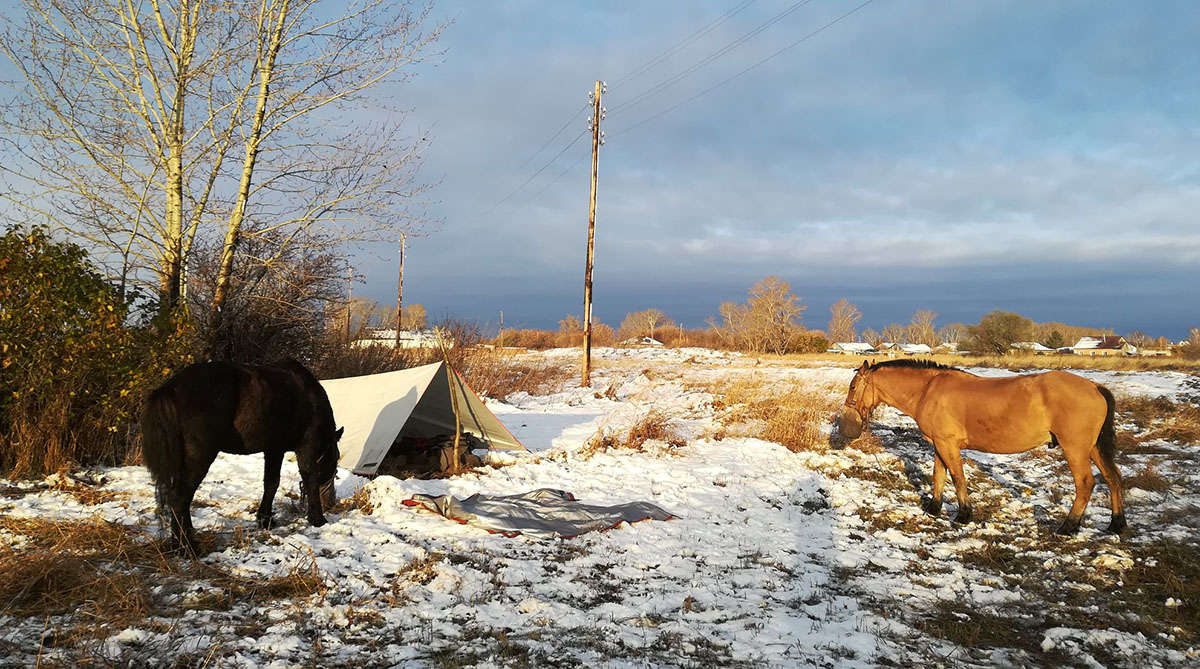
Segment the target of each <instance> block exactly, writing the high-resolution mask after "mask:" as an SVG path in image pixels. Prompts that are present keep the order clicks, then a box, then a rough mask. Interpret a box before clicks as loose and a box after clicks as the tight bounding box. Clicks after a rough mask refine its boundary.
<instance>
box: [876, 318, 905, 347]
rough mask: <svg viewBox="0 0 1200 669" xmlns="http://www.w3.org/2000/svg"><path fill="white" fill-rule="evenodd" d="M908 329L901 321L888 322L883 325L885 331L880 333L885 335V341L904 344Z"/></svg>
mask: <svg viewBox="0 0 1200 669" xmlns="http://www.w3.org/2000/svg"><path fill="white" fill-rule="evenodd" d="M906 332H907V330H906V329H905V327H904V326H903V325H901V324H899V323H888V324H887V325H885V326H883V331H882V332H880V333H879V334H880V335H881V336H882V337H883V341H885V342H887V343H889V344H904V343H906V342H905V341H904V336H905V333H906Z"/></svg>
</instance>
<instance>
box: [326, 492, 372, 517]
mask: <svg viewBox="0 0 1200 669" xmlns="http://www.w3.org/2000/svg"><path fill="white" fill-rule="evenodd" d="M329 511H330V512H331V513H348V512H350V511H358V512H359V513H361V514H363V515H364V516H369V515H371V514H372V513H375V504H374V503H373V502H371V491H370V490H368V489H367V487H366V486H363V487H361V488H359V489H358V490H355V491H354V494H352V495H350V496H349V497H346V498H343V499H339V500H338V501H337V504H334V505H333V508H332V509H330V510H329Z"/></svg>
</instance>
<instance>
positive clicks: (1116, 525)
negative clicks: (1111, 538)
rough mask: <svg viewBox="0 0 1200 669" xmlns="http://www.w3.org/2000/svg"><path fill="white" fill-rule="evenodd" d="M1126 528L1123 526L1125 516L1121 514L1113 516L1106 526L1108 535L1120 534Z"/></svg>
mask: <svg viewBox="0 0 1200 669" xmlns="http://www.w3.org/2000/svg"><path fill="white" fill-rule="evenodd" d="M1126 527H1127V525H1126V524H1125V514H1123V513H1118V514H1114V515H1113V517H1112V521H1111V522H1110V523H1109V524H1108V533H1109V534H1120V533H1121V532H1123V531H1124V530H1125V528H1126Z"/></svg>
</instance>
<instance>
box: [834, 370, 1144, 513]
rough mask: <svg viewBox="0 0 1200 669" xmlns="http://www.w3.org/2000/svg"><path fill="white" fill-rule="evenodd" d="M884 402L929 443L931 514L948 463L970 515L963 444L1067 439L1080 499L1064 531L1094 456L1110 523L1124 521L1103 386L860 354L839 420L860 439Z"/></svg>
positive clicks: (1060, 442) (999, 448)
mask: <svg viewBox="0 0 1200 669" xmlns="http://www.w3.org/2000/svg"><path fill="white" fill-rule="evenodd" d="M879 404H887V405H889V406H892V407H895V408H897V409H899V410H900V411H902V412H904V413H906V414H908V415H909V416H910V417H911V418H913V420H915V421H917V427H918V428H919V429H920V430H921V434H922V436H924V437H925V438H926V439H927V440H929V441H930V442H931V443H933V448H934V453H935V457H934V459H933V496H932V497H925V498H923V499H922V508H924V510H925V512H926V513H929V514H931V515H937V514H938V513H939V512H940V511H941V508H942V487H943V486H944V485H945V483H946V473H947V472H949V473H950V477H951V478H952V479H953V481H954V492H955V495H956V496H957V498H958V515H957V516H955V518H954V521H955V522H957V523H965V522H968V521H969V520H970V519H971V504H970V502H969V501H968V500H967V480H966V478H965V477H964V475H963V468H962V458H961V455H960V451H962V449H964V448H965V449H971V450H976V451H983V452H985V453H1020V452H1023V451H1028V450H1029V449H1031V448H1034V447H1037V446H1040V445H1042V444H1045V443H1047V442H1052V443H1054V444H1056V445H1057V446H1059V447H1061V448H1062V452H1063V456H1064V457H1065V458H1066V460H1067V465H1069V466H1070V468H1071V474H1072V475H1073V476H1074V477H1075V503H1074V504H1072V505H1071V511H1070V513H1068V514H1067V517H1066V520H1064V521H1063V523H1062V525H1061V526H1060V527H1059V528H1058V533H1059V534H1072V533H1074V532H1075V531H1076V530H1078V529H1079V521H1080V520H1081V519H1082V518H1083V511H1084V509H1085V508H1086V507H1087V503H1088V499H1089V498H1090V497H1091V495H1092V487H1093V486H1094V485H1095V483H1096V480H1095V478H1094V477H1093V476H1092V463H1095V464H1096V466H1097V467H1098V468H1099V469H1100V473H1101V474H1102V475H1103V476H1104V480H1105V481H1106V482H1107V483H1108V490H1109V493H1110V494H1111V496H1112V521H1111V522H1110V524H1109V526H1108V531H1109V532H1113V533H1117V532H1120V531H1121V530H1122V529H1124V528H1125V514H1124V508H1123V505H1122V495H1121V473H1120V472H1119V471H1117V465H1116V462H1115V460H1114V458H1115V456H1116V433H1115V431H1114V429H1113V411H1114V408H1115V401H1114V400H1113V396H1112V393H1110V392H1109V391H1108V389H1107V388H1105V387H1104V386H1101V385H1097V384H1095V383H1092V382H1091V381H1088V380H1087V379H1085V378H1083V377H1080V376H1076V375H1075V374H1071V373H1070V372H1063V371H1053V372H1046V373H1044V374H1029V375H1025V376H1013V377H1005V378H994V379H989V378H981V377H978V376H975V375H974V374H969V373H967V372H964V371H962V370H960V369H955V368H953V367H946V366H944V365H939V364H936V363H933V362H927V361H918V360H890V361H887V362H881V363H876V364H872V365H868V364H867V363H865V362H864V363H863V364H862V367H860V368H859V369H858V372H857V373H856V374H855V375H854V379H853V380H852V381H851V382H850V391H849V393H848V394H847V395H846V403H845V406H844V407H843V409H842V416H841V419H840V420H839V421H838V430H839V431H840V432H841V434H842V436H844V437H847V438H850V439H854V438H857V437H858V436H859V435H860V434H861V433H862V430H863V426H864V425H865V424H866V422H867V420H868V419H869V417H870V415H871V411H872V410H873V409H874V408H875V407H876V405H879Z"/></svg>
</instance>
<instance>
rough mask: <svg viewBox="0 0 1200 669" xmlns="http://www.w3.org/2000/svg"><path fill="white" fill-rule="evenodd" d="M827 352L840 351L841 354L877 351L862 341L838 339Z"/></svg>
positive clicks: (861, 353) (864, 353)
mask: <svg viewBox="0 0 1200 669" xmlns="http://www.w3.org/2000/svg"><path fill="white" fill-rule="evenodd" d="M827 352H828V353H840V354H842V355H869V354H871V353H876V352H877V351H876V350H875V347H874V346H871V345H870V344H868V343H866V342H863V341H839V342H837V343H835V344H834V345H833V347H832V348H830V349H829V350H828V351H827Z"/></svg>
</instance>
